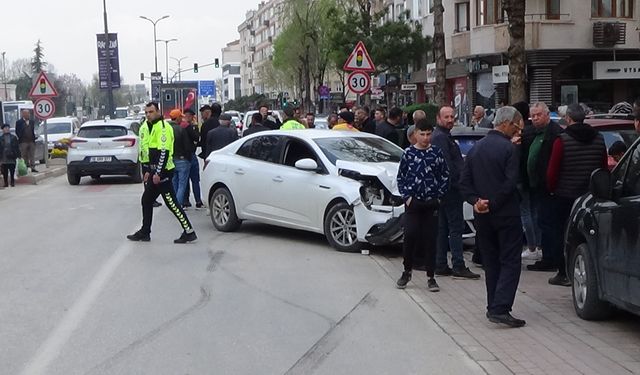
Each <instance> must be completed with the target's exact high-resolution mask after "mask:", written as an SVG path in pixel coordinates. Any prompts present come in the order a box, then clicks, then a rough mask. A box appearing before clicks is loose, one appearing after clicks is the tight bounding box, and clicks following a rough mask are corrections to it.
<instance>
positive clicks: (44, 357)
mask: <svg viewBox="0 0 640 375" xmlns="http://www.w3.org/2000/svg"><path fill="white" fill-rule="evenodd" d="M132 248H133V244H132V243H131V242H125V243H123V244H122V245H121V246H120V247H119V248H118V249H117V250H116V251H115V252H114V253H113V255H111V257H110V258H109V259H108V260H107V261H106V262H105V263H104V264H103V265H102V267H101V268H100V270H99V271H98V273H97V274H96V276H95V277H94V278H93V280H91V282H90V283H89V286H88V287H87V289H85V290H84V292H83V293H82V295H81V296H80V298H78V299H77V300H76V301H75V303H74V304H73V306H72V307H71V308H70V309H69V311H67V313H66V314H65V316H64V318H63V319H62V321H60V323H59V324H58V326H57V327H56V328H55V329H54V330H53V332H51V334H50V335H49V337H47V339H46V341H45V342H44V343H43V344H42V345H40V347H39V348H38V351H37V352H36V355H35V356H34V357H33V358H31V360H30V361H29V362H27V365H26V367H25V368H24V370H23V371H22V374H23V375H39V374H44V373H45V370H46V369H47V367H48V366H49V364H50V363H51V362H52V361H53V360H54V359H56V358H57V357H58V355H60V351H61V350H62V348H63V347H64V345H65V344H66V343H67V341H69V338H70V337H71V334H73V332H74V331H75V330H76V329H77V328H78V327H79V326H80V323H82V321H83V320H84V318H85V316H86V315H87V313H88V312H89V309H90V308H91V306H92V305H93V303H94V302H95V300H96V298H98V296H99V295H100V293H101V292H102V290H103V289H104V287H105V285H107V283H108V282H109V280H110V279H111V277H112V276H113V274H114V273H115V271H116V269H117V268H118V266H119V265H120V263H122V261H123V260H124V259H125V258H126V257H127V256H128V255H129V253H130V252H131V249H132Z"/></svg>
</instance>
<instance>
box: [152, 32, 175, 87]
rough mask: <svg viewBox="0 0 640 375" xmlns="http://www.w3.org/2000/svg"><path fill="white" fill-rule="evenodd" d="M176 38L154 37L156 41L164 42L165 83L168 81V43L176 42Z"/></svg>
mask: <svg viewBox="0 0 640 375" xmlns="http://www.w3.org/2000/svg"><path fill="white" fill-rule="evenodd" d="M177 41H178V39H175V38H172V39H156V43H158V42H164V53H165V55H164V57H165V72H166V73H167V83H169V43H171V42H177Z"/></svg>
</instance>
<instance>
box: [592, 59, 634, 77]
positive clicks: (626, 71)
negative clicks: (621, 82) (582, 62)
mask: <svg viewBox="0 0 640 375" xmlns="http://www.w3.org/2000/svg"><path fill="white" fill-rule="evenodd" d="M593 79H640V61H594V62H593Z"/></svg>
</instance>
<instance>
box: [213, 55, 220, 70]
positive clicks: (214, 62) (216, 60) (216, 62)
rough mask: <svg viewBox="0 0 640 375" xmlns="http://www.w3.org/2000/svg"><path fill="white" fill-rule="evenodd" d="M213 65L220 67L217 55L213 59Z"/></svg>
mask: <svg viewBox="0 0 640 375" xmlns="http://www.w3.org/2000/svg"><path fill="white" fill-rule="evenodd" d="M213 66H215V67H216V68H219V67H220V60H218V58H217V57H216V58H215V59H214V60H213Z"/></svg>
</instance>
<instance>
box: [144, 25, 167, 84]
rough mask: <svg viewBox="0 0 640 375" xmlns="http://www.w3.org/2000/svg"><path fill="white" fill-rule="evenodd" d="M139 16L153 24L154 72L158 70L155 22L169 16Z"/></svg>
mask: <svg viewBox="0 0 640 375" xmlns="http://www.w3.org/2000/svg"><path fill="white" fill-rule="evenodd" d="M140 18H142V19H143V20H147V21H149V22H151V24H153V56H154V59H155V70H154V71H155V72H157V71H158V45H157V43H156V40H157V39H158V37H157V36H156V24H157V23H158V22H160V21H162V20H163V19H166V18H169V16H168V15H167V16H162V17H160V18H158V19H156V20H152V19H150V18H147V17H145V16H140Z"/></svg>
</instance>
